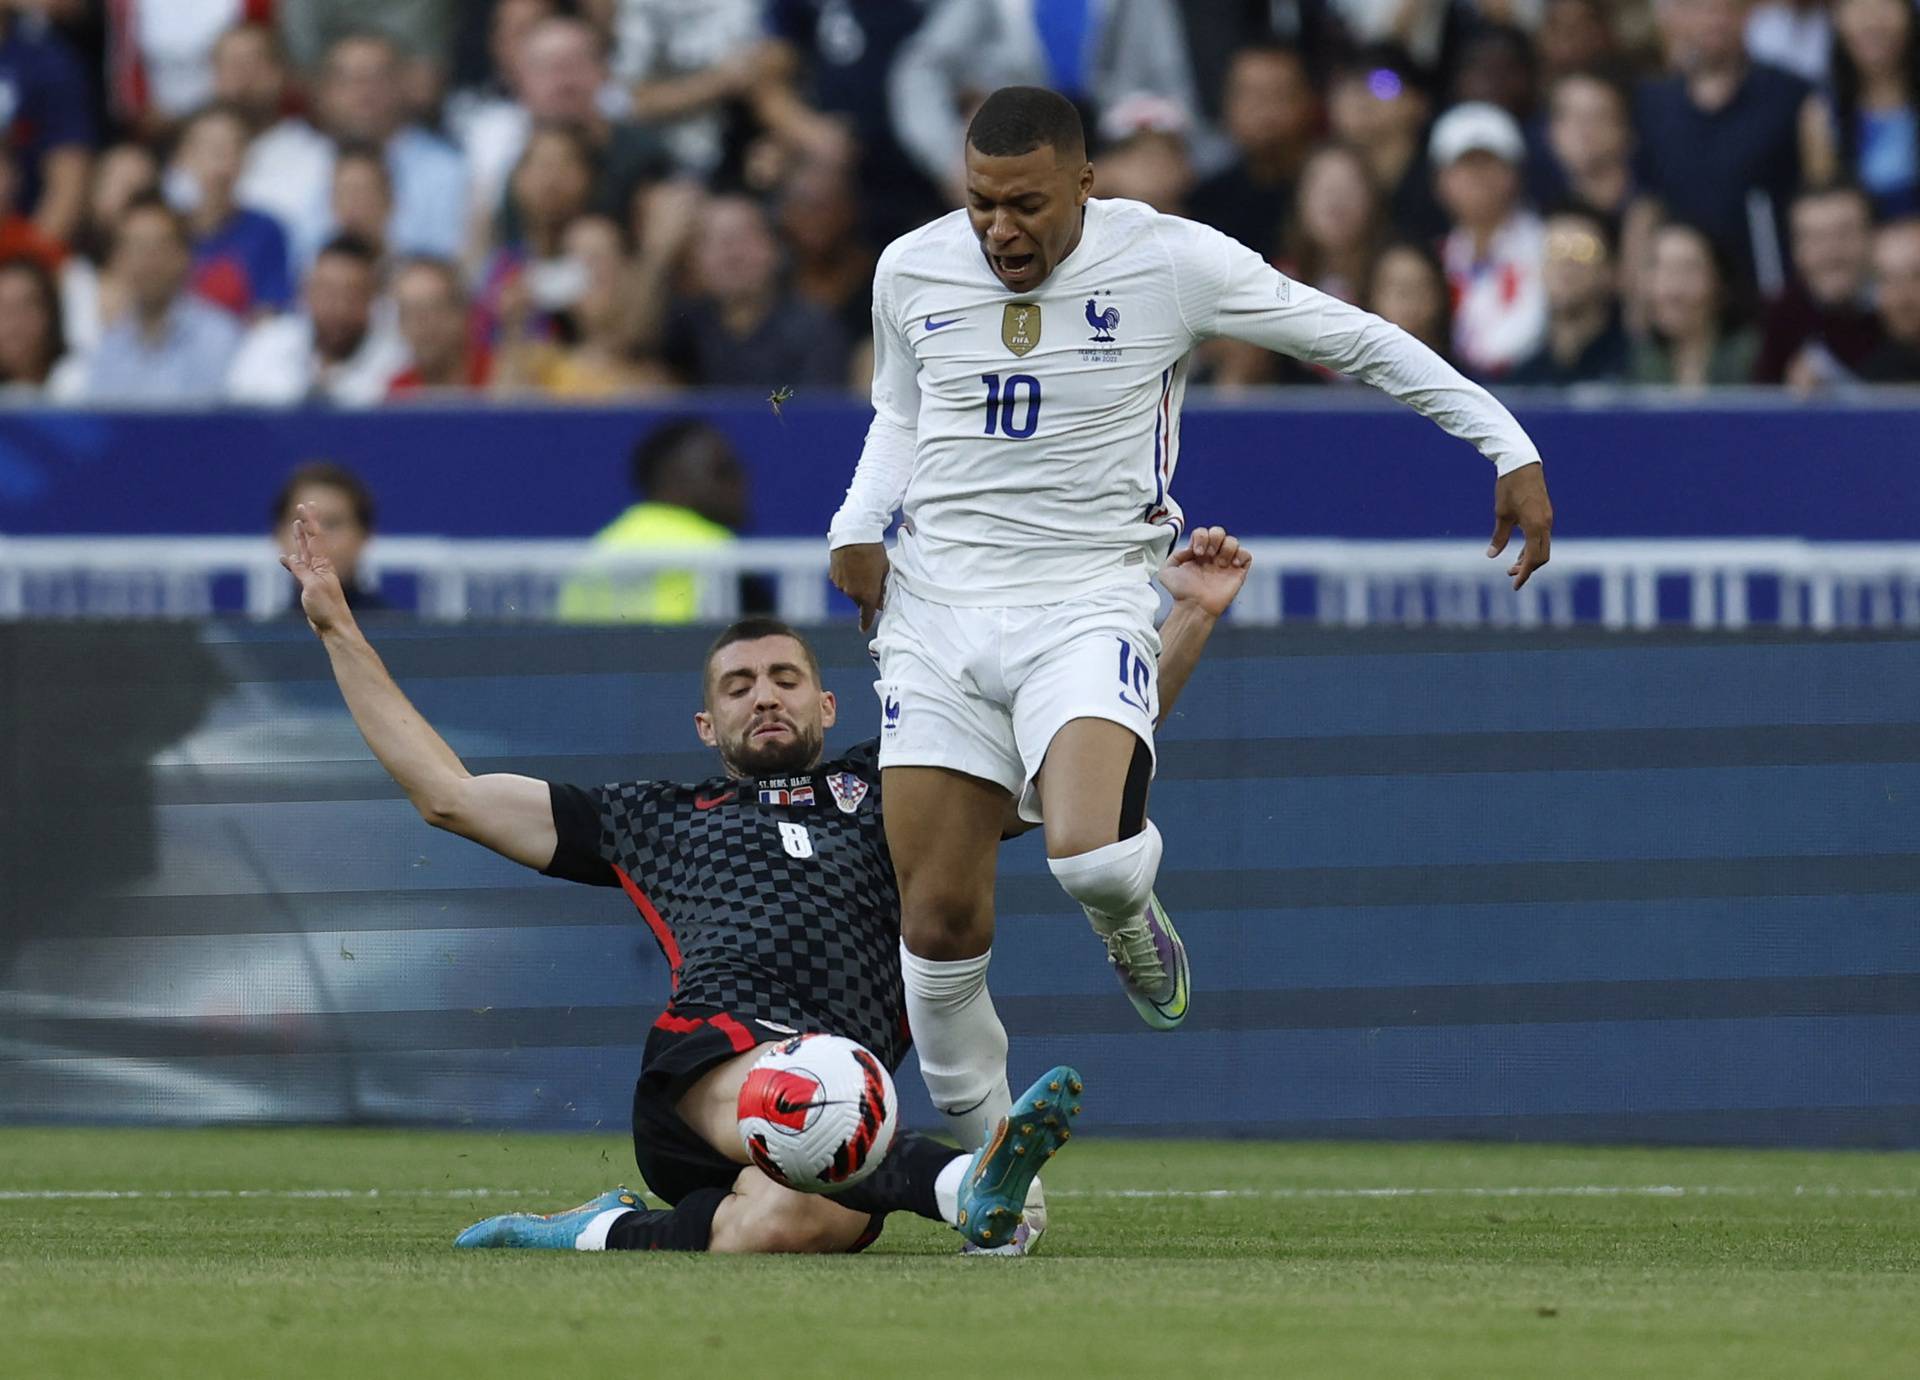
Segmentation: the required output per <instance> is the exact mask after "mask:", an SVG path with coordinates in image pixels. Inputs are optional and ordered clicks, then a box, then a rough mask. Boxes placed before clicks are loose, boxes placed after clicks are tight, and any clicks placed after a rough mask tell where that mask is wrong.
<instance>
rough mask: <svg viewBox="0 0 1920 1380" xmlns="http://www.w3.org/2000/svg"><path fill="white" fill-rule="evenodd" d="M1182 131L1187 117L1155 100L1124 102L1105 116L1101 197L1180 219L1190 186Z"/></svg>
mask: <svg viewBox="0 0 1920 1380" xmlns="http://www.w3.org/2000/svg"><path fill="white" fill-rule="evenodd" d="M1187 126H1188V119H1187V113H1186V112H1185V111H1184V110H1182V109H1180V107H1179V106H1176V105H1173V104H1172V103H1170V102H1168V101H1164V100H1161V99H1160V98H1159V97H1158V96H1129V97H1128V98H1127V99H1125V100H1123V101H1121V102H1120V103H1119V104H1118V105H1116V106H1114V107H1113V108H1112V109H1110V110H1108V111H1107V113H1106V114H1105V115H1103V116H1101V117H1100V133H1101V136H1102V139H1103V141H1104V145H1103V147H1102V148H1101V150H1100V153H1099V155H1098V156H1099V159H1100V186H1101V194H1102V195H1103V196H1112V197H1124V198H1126V199H1128V200H1132V201H1144V202H1146V204H1147V205H1149V206H1151V207H1153V209H1154V210H1156V211H1161V212H1164V213H1166V214H1167V215H1173V216H1179V215H1185V214H1186V203H1187V197H1188V195H1189V194H1190V193H1191V192H1192V191H1193V183H1194V178H1193V161H1192V159H1190V158H1189V157H1188V156H1187Z"/></svg>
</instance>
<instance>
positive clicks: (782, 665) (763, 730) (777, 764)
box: [693, 637, 835, 776]
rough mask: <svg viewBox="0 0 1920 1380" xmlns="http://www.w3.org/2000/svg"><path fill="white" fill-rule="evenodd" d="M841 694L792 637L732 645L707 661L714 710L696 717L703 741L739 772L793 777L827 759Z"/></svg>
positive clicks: (710, 707)
mask: <svg viewBox="0 0 1920 1380" xmlns="http://www.w3.org/2000/svg"><path fill="white" fill-rule="evenodd" d="M834 717H835V705H834V699H833V693H832V692H831V691H829V690H823V689H821V688H820V679H819V676H818V675H817V674H816V673H815V671H814V669H813V662H812V659H811V658H809V657H808V656H807V654H806V650H805V648H803V647H802V646H801V645H800V644H799V643H798V642H797V641H795V640H794V639H793V638H791V637H759V638H754V639H752V640H751V641H743V642H730V643H728V644H727V645H726V646H724V647H722V648H721V649H720V650H719V651H717V652H715V653H714V654H713V659H712V660H711V661H710V662H708V663H707V707H706V708H705V709H704V710H702V711H701V712H700V713H698V714H695V715H694V716H693V723H694V729H695V730H696V731H697V732H698V733H699V735H700V741H701V742H703V743H705V744H706V745H707V746H708V747H711V748H718V749H719V750H720V760H721V761H722V762H724V763H725V764H726V767H727V770H728V772H730V773H731V774H733V775H735V776H791V775H795V774H797V773H799V772H803V771H807V770H808V769H810V768H811V767H812V766H813V765H814V764H815V763H816V762H818V761H819V760H820V750H821V747H822V745H823V744H824V742H825V741H826V734H827V730H828V729H829V728H831V727H833V721H834Z"/></svg>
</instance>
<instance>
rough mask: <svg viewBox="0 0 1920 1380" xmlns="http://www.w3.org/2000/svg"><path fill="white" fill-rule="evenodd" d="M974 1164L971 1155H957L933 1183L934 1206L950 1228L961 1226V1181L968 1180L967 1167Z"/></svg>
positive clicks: (949, 1161) (948, 1162)
mask: <svg viewBox="0 0 1920 1380" xmlns="http://www.w3.org/2000/svg"><path fill="white" fill-rule="evenodd" d="M972 1163H973V1155H972V1154H971V1153H968V1154H965V1155H955V1156H954V1157H953V1158H952V1159H950V1160H948V1161H947V1167H946V1168H945V1169H943V1170H941V1171H940V1177H939V1178H937V1179H935V1180H934V1181H933V1205H934V1206H935V1207H937V1208H939V1209H940V1215H941V1216H942V1217H944V1218H946V1219H947V1225H948V1226H950V1227H956V1228H957V1227H958V1226H959V1225H960V1181H961V1180H962V1179H964V1178H966V1176H967V1166H968V1165H970V1164H972Z"/></svg>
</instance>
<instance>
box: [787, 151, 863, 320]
mask: <svg viewBox="0 0 1920 1380" xmlns="http://www.w3.org/2000/svg"><path fill="white" fill-rule="evenodd" d="M778 214H779V221H780V236H781V239H782V240H783V241H784V242H785V244H786V247H787V254H788V257H789V259H790V261H791V263H792V266H793V271H792V282H793V291H794V294H795V295H796V296H798V297H799V298H801V299H802V300H803V301H806V302H810V303H812V304H813V305H814V306H816V307H818V308H820V309H821V310H822V311H825V312H828V313H829V314H831V315H832V316H833V318H834V320H836V321H838V322H839V323H840V329H841V330H842V331H843V332H845V334H846V338H847V339H848V340H860V339H862V338H864V337H866V336H868V335H870V334H872V331H873V314H872V312H873V265H874V260H875V259H876V258H877V257H878V256H877V255H876V254H875V252H874V249H873V246H872V245H871V244H869V243H868V242H867V240H866V238H865V236H864V235H863V234H862V232H861V227H860V205H859V201H858V199H857V197H856V189H855V187H854V183H853V179H852V177H851V176H850V175H849V174H848V172H847V170H846V168H845V166H844V165H841V164H836V163H825V162H819V161H808V162H801V163H799V164H797V165H796V166H795V167H794V168H793V170H792V171H790V172H789V173H788V174H787V178H786V181H785V182H784V183H783V184H782V185H781V188H780V202H779V210H778Z"/></svg>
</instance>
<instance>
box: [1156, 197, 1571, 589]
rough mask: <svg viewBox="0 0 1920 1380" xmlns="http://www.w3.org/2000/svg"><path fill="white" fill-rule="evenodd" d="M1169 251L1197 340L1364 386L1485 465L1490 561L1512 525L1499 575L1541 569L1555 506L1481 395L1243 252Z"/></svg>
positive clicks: (1380, 325)
mask: <svg viewBox="0 0 1920 1380" xmlns="http://www.w3.org/2000/svg"><path fill="white" fill-rule="evenodd" d="M1188 233H1190V235H1191V238H1190V239H1182V240H1180V241H1179V243H1178V244H1170V245H1169V262H1170V263H1171V265H1172V267H1173V271H1174V272H1175V273H1176V274H1178V275H1179V298H1180V303H1181V312H1182V314H1183V315H1184V316H1185V317H1186V322H1187V328H1188V329H1189V330H1190V331H1192V332H1193V333H1194V336H1195V338H1196V339H1204V338H1207V337H1211V336H1227V337H1229V338H1231V339H1234V340H1244V341H1246V342H1247V343H1248V344H1250V345H1259V346H1261V347H1262V348H1264V349H1268V350H1275V351H1278V352H1279V353H1281V354H1286V355H1291V356H1293V358H1295V359H1302V360H1305V361H1307V362H1308V363H1309V364H1320V365H1324V366H1326V367H1327V368H1329V369H1337V370H1338V371H1339V372H1341V373H1343V374H1350V375H1352V376H1353V377H1354V378H1357V379H1359V380H1360V381H1361V382H1362V383H1367V384H1371V385H1372V386H1373V387H1375V388H1378V389H1379V390H1380V391H1381V392H1383V393H1385V394H1387V395H1388V396H1389V397H1392V398H1395V399H1398V400H1399V401H1400V402H1403V403H1405V404H1406V405H1407V406H1409V407H1411V408H1413V409H1414V410H1415V411H1416V412H1418V413H1420V415H1421V416H1423V417H1425V418H1427V419H1428V420H1429V421H1431V422H1433V423H1434V424H1435V425H1437V426H1439V427H1440V428H1441V429H1442V430H1444V431H1446V432H1447V433H1448V434H1449V435H1452V436H1457V437H1459V438H1460V439H1461V440H1463V441H1466V442H1469V443H1470V444H1472V445H1473V446H1474V447H1475V448H1476V449H1478V450H1479V452H1480V453H1481V454H1482V455H1484V456H1486V457H1487V459H1489V460H1491V461H1492V462H1493V465H1494V470H1495V472H1496V473H1497V474H1498V476H1499V478H1498V479H1497V480H1496V481H1495V483H1494V522H1495V528H1494V536H1493V541H1492V543H1491V544H1490V545H1489V547H1488V550H1487V555H1488V556H1489V557H1494V556H1498V555H1499V554H1500V553H1501V552H1502V551H1504V550H1505V549H1506V544H1507V538H1508V536H1509V535H1510V534H1511V533H1512V531H1513V528H1514V527H1515V526H1516V525H1517V526H1519V527H1520V528H1521V529H1523V530H1524V531H1525V533H1526V537H1527V544H1526V549H1525V550H1524V551H1523V552H1522V553H1521V556H1520V558H1519V559H1518V560H1517V561H1515V562H1514V564H1513V566H1512V567H1511V568H1510V569H1509V570H1508V571H1507V573H1508V574H1509V575H1510V576H1512V577H1513V587H1514V588H1515V589H1518V588H1519V587H1520V586H1521V585H1524V584H1525V583H1526V582H1527V579H1528V577H1529V576H1531V575H1532V574H1533V572H1534V571H1535V570H1537V569H1539V568H1540V567H1541V566H1543V565H1545V564H1546V563H1547V559H1548V554H1549V550H1550V546H1551V533H1552V529H1553V505H1552V503H1551V502H1549V501H1548V498H1547V483H1546V479H1545V477H1544V475H1543V474H1542V471H1541V466H1540V452H1539V451H1538V450H1537V449H1535V447H1534V444H1533V441H1532V440H1531V439H1530V438H1529V437H1528V435H1527V433H1526V432H1525V431H1524V430H1522V429H1521V426H1520V423H1519V422H1517V421H1515V420H1514V417H1513V414H1512V413H1511V412H1509V411H1507V409H1506V408H1505V407H1503V406H1502V405H1501V404H1500V402H1499V400H1498V399H1496V398H1495V397H1494V396H1493V395H1492V394H1491V393H1489V392H1487V390H1486V389H1484V388H1482V387H1481V386H1480V385H1479V384H1477V383H1474V382H1473V381H1472V380H1471V379H1468V378H1467V377H1465V376H1464V375H1463V374H1461V373H1460V371H1459V370H1457V369H1455V368H1454V367H1453V366H1452V365H1451V364H1448V363H1447V362H1446V361H1445V360H1444V359H1442V358H1440V356H1439V355H1437V354H1435V353H1434V352H1433V351H1432V350H1430V349H1428V348H1427V347H1426V346H1425V345H1423V344H1422V343H1421V342H1420V341H1418V340H1416V339H1414V338H1413V337H1412V336H1411V335H1409V334H1407V332H1405V331H1403V330H1401V329H1400V328H1399V327H1398V326H1393V325H1389V324H1388V323H1387V322H1385V321H1383V320H1381V319H1380V318H1379V317H1377V316H1375V315H1373V314H1372V313H1371V312H1365V311H1362V310H1360V308H1358V307H1353V306H1348V305H1347V304H1346V303H1345V302H1342V301H1341V300H1340V299H1338V298H1337V297H1331V296H1329V295H1328V294H1326V293H1324V292H1321V291H1319V290H1318V289H1316V288H1312V287H1309V286H1307V284H1305V283H1297V282H1294V281H1293V280H1292V279H1290V278H1288V277H1286V276H1285V275H1284V274H1281V273H1279V272H1278V271H1276V270H1275V269H1274V267H1273V266H1272V265H1271V264H1269V263H1267V261H1266V260H1264V259H1262V258H1261V257H1260V256H1259V255H1258V254H1256V253H1254V252H1253V251H1252V250H1251V249H1248V248H1246V246H1244V245H1241V244H1237V243H1235V242H1234V241H1233V240H1231V239H1228V238H1227V237H1226V236H1225V235H1222V234H1220V233H1219V232H1218V231H1217V230H1208V229H1206V228H1205V227H1201V226H1194V227H1192V230H1191V231H1190V232H1188Z"/></svg>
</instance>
